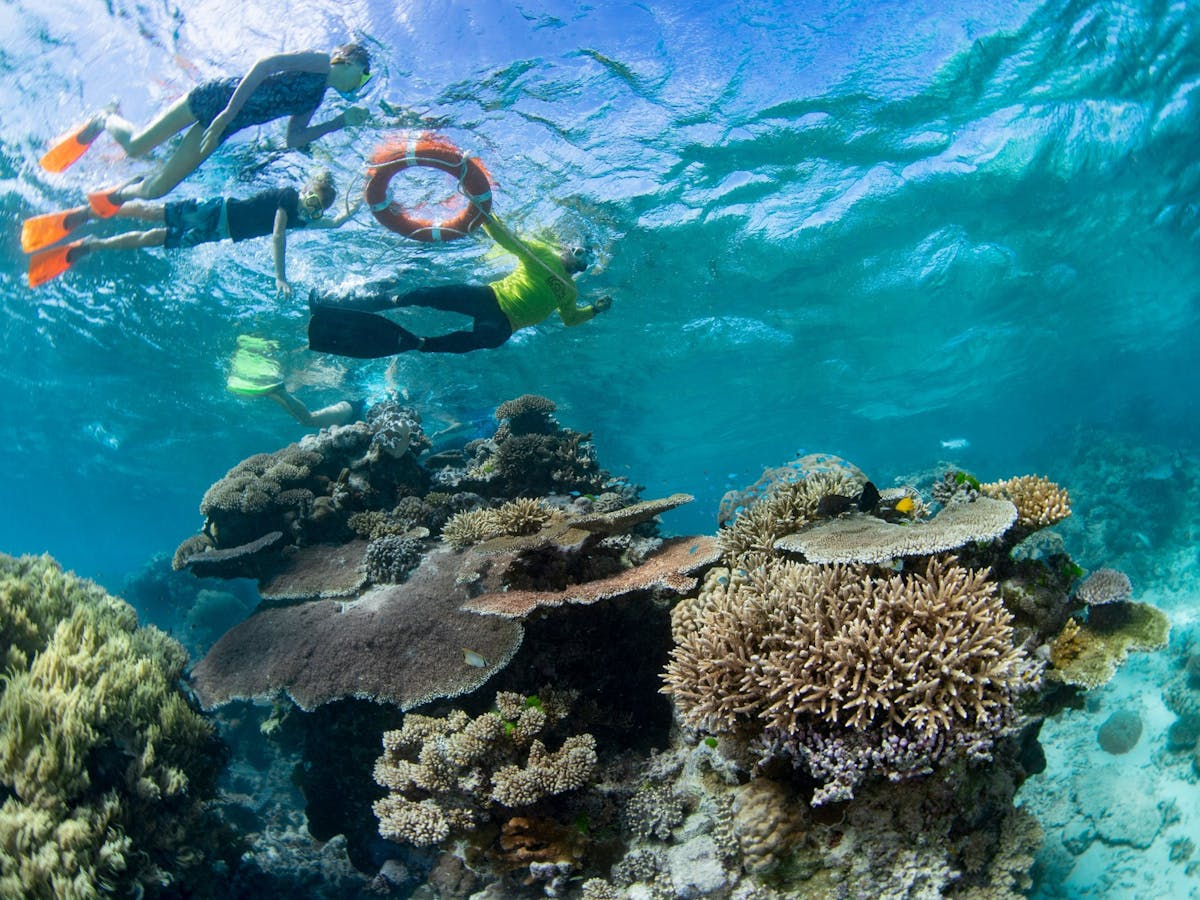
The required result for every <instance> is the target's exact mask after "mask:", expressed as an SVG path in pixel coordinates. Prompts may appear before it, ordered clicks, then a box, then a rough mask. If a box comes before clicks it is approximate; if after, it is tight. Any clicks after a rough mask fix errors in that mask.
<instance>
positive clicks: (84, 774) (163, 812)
mask: <svg viewBox="0 0 1200 900" xmlns="http://www.w3.org/2000/svg"><path fill="white" fill-rule="evenodd" d="M0 609H3V611H4V613H5V614H4V615H3V616H0V646H2V647H5V648H6V658H5V664H6V669H5V676H6V677H5V679H4V681H3V682H2V683H0V795H3V797H4V801H3V806H2V807H0V895H3V896H5V897H45V898H49V897H55V898H68V900H71V898H91V897H97V896H100V895H101V894H106V893H120V894H122V895H126V894H128V895H131V896H132V895H135V894H140V893H141V892H142V891H143V889H145V888H146V887H150V886H158V885H162V884H166V883H169V882H170V881H171V880H172V879H174V878H176V877H180V876H183V875H187V876H188V877H191V878H193V879H195V883H196V884H199V883H200V878H201V876H202V873H203V872H204V870H205V868H207V866H208V864H209V860H208V859H206V857H205V853H206V851H209V850H212V849H213V848H212V846H211V840H208V839H207V838H206V837H205V835H207V836H208V838H211V837H212V835H213V831H212V825H213V823H212V822H211V821H209V819H208V814H207V813H206V812H205V808H204V804H205V802H206V801H207V800H208V799H209V798H210V797H212V796H213V794H214V792H215V783H216V776H217V773H218V770H219V767H220V765H221V763H222V760H223V748H222V745H221V744H220V742H219V741H218V739H217V738H216V736H215V734H214V732H213V729H212V727H211V726H210V725H209V724H208V723H207V722H206V721H204V720H203V719H202V718H201V717H200V716H199V715H197V714H196V713H195V712H194V711H193V710H192V709H191V708H190V707H189V705H188V703H187V700H186V699H185V697H184V695H183V693H182V692H181V691H180V689H179V680H180V678H181V676H182V672H183V666H184V663H185V662H186V654H185V653H184V650H183V648H182V647H181V646H180V645H179V644H178V643H177V642H176V641H174V640H172V639H171V638H169V637H167V636H166V635H165V634H163V633H162V632H161V631H158V630H157V629H155V628H138V626H137V616H136V614H135V613H134V611H133V609H132V607H130V606H129V605H128V604H126V603H124V602H123V601H121V600H118V599H116V598H114V597H112V596H110V595H108V594H107V593H106V592H105V591H104V590H103V589H101V588H100V587H98V586H96V585H94V584H92V583H91V582H88V581H83V580H82V579H78V578H76V577H75V576H73V575H71V574H67V573H64V572H63V571H62V570H61V568H59V566H58V565H57V563H55V562H54V561H53V560H52V559H50V558H49V557H41V558H34V557H22V558H20V559H14V558H12V557H9V556H3V555H0Z"/></svg>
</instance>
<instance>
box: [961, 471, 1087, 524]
mask: <svg viewBox="0 0 1200 900" xmlns="http://www.w3.org/2000/svg"><path fill="white" fill-rule="evenodd" d="M979 490H980V491H981V492H982V493H983V494H984V496H987V497H997V498H1001V499H1004V500H1009V501H1011V502H1012V504H1013V505H1014V506H1015V507H1016V508H1017V524H1018V525H1020V526H1021V527H1022V528H1028V529H1031V530H1035V529H1038V528H1046V527H1047V526H1049V525H1054V524H1056V523H1058V522H1061V521H1062V520H1063V519H1065V518H1066V517H1067V516H1069V515H1070V514H1071V498H1070V495H1068V494H1067V492H1066V490H1065V489H1064V488H1061V487H1059V486H1058V485H1057V484H1055V483H1054V482H1053V481H1051V480H1050V479H1049V478H1043V477H1042V476H1041V475H1021V476H1018V477H1016V478H1008V479H1006V480H1004V481H993V482H989V483H987V484H981V485H980V486H979Z"/></svg>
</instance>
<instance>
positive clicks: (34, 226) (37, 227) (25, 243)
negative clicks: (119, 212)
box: [21, 206, 88, 253]
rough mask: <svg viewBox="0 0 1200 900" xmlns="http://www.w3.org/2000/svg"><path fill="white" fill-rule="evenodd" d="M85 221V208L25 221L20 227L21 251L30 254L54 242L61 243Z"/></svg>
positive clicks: (86, 214)
mask: <svg viewBox="0 0 1200 900" xmlns="http://www.w3.org/2000/svg"><path fill="white" fill-rule="evenodd" d="M87 220H88V208H87V207H86V206H77V207H75V208H74V209H64V210H62V211H61V212H52V213H46V214H45V215H41V216H33V217H32V218H30V219H26V220H25V221H24V223H22V225H21V249H22V250H24V251H25V252H26V253H32V252H33V251H34V250H41V249H42V248H43V247H49V246H50V245H51V244H53V243H54V242H55V241H61V240H62V239H63V238H65V237H66V236H67V235H68V234H70V233H71V232H72V231H74V230H75V229H76V228H78V227H79V226H80V225H82V224H83V223H84V222H86V221H87Z"/></svg>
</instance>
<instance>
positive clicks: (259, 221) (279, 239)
mask: <svg viewBox="0 0 1200 900" xmlns="http://www.w3.org/2000/svg"><path fill="white" fill-rule="evenodd" d="M336 197H337V191H336V190H335V189H334V186H333V179H332V178H331V177H330V175H329V172H328V171H325V170H321V171H319V172H317V173H316V174H315V175H314V176H313V177H312V179H311V180H310V181H309V182H308V183H307V184H306V185H304V187H302V188H301V189H299V190H297V189H296V188H294V187H284V188H275V189H274V190H267V191H260V192H259V193H257V194H254V195H253V196H251V197H246V198H244V199H241V198H237V197H212V198H209V199H206V200H177V201H172V202H168V203H139V202H130V203H127V204H125V205H124V206H122V207H121V208H120V209H119V210H118V211H117V215H118V216H119V217H120V218H127V219H141V220H143V221H147V222H152V223H155V224H156V225H158V226H159V227H156V228H151V229H148V230H146V231H127V232H125V233H124V234H118V235H114V236H112V237H106V238H100V237H86V238H82V239H80V240H76V241H71V242H69V243H63V244H57V245H55V246H53V247H50V248H49V249H46V250H42V251H40V252H38V253H34V254H33V256H31V257H30V259H29V286H30V287H37V286H39V285H41V284H44V283H45V282H47V281H49V280H50V279H52V278H56V277H57V276H59V275H61V274H62V273H63V272H65V271H67V269H69V268H71V266H73V265H74V264H75V263H77V262H78V261H79V260H80V259H82V258H83V257H84V256H86V255H88V254H89V253H93V252H95V251H97V250H132V249H136V248H140V247H166V248H167V249H169V250H170V249H179V248H187V247H196V246H198V245H200V244H207V243H213V242H216V241H223V240H231V241H233V242H235V243H236V242H238V241H244V240H249V239H250V238H256V237H268V236H270V237H271V239H272V244H273V246H272V249H273V251H274V260H275V285H276V287H277V288H278V290H279V292H280V293H281V294H282V295H283V296H285V297H288V296H291V292H292V289H291V286H290V285H289V283H288V280H287V266H286V262H285V253H286V250H287V239H286V233H287V232H288V231H290V230H292V229H295V228H306V229H311V228H337V227H338V226H340V225H342V224H343V223H344V222H345V221H346V220H347V219H349V218H350V216H352V215H353V214H354V212H355V211H356V210H357V209H358V206H359V204H354V205H353V207H351V208H349V209H347V210H346V211H345V212H343V213H341V214H339V215H337V216H326V215H325V212H326V211H327V210H328V209H329V207H330V206H331V205H332V204H333V201H334V199H336ZM61 215H62V217H63V223H64V224H63V227H64V228H66V229H69V230H74V229H75V228H79V227H80V226H82V225H84V224H86V223H87V222H89V221H91V220H92V219H94V218H96V216H95V213H94V212H93V211H92V209H91V207H89V206H79V207H76V208H75V209H69V210H66V211H64V212H63V213H61Z"/></svg>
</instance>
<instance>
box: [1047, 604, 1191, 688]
mask: <svg viewBox="0 0 1200 900" xmlns="http://www.w3.org/2000/svg"><path fill="white" fill-rule="evenodd" d="M1110 607H1111V608H1114V609H1117V610H1118V612H1117V613H1116V614H1114V615H1108V616H1106V621H1105V622H1104V623H1102V624H1098V623H1095V622H1092V621H1091V620H1090V617H1089V621H1088V622H1084V623H1080V622H1078V621H1076V620H1075V619H1071V620H1069V621H1068V622H1067V625H1066V627H1064V628H1063V631H1062V633H1061V634H1060V635H1059V636H1058V637H1057V638H1056V639H1055V640H1054V642H1053V644H1052V645H1051V649H1050V660H1051V663H1052V664H1053V668H1051V669H1050V672H1049V675H1050V676H1051V677H1053V678H1056V679H1058V680H1059V681H1062V682H1065V683H1066V684H1071V685H1075V686H1076V687H1081V688H1084V689H1085V690H1091V689H1093V688H1097V687H1099V686H1100V685H1102V684H1106V683H1107V682H1108V681H1109V680H1111V679H1112V677H1113V675H1115V674H1116V672H1117V669H1118V668H1120V666H1121V663H1123V662H1124V661H1125V657H1126V656H1128V655H1129V654H1130V653H1133V652H1138V651H1141V652H1146V651H1152V650H1161V649H1162V648H1163V647H1165V646H1167V637H1168V635H1169V634H1170V630H1171V622H1170V619H1168V618H1167V615H1166V613H1164V612H1162V610H1160V609H1157V608H1155V607H1153V606H1151V605H1150V604H1148V603H1138V602H1127V603H1119V604H1109V605H1107V606H1101V607H1092V610H1096V609H1106V608H1110Z"/></svg>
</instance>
